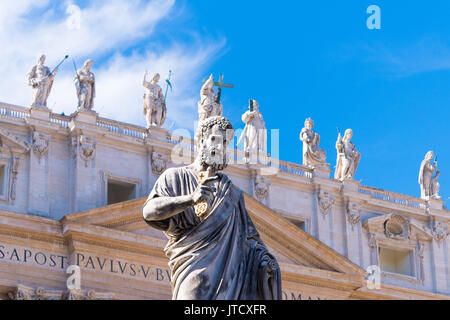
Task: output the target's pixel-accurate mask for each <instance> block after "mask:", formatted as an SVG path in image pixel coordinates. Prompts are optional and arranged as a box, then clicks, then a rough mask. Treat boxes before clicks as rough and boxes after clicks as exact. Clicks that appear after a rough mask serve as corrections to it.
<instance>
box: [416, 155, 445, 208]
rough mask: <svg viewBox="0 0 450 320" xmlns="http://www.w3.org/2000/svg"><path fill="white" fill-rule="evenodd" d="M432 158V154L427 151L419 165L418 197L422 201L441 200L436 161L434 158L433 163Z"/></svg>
mask: <svg viewBox="0 0 450 320" xmlns="http://www.w3.org/2000/svg"><path fill="white" fill-rule="evenodd" d="M433 158H434V152H433V151H428V152H427V154H426V155H425V159H424V160H423V161H422V163H421V164H420V171H419V184H420V197H421V198H422V199H424V200H429V199H441V197H440V196H439V182H437V179H438V177H439V175H440V172H439V170H438V169H437V159H436V158H435V159H434V163H433V162H432V160H433Z"/></svg>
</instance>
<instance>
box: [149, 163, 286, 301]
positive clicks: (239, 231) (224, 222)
mask: <svg viewBox="0 0 450 320" xmlns="http://www.w3.org/2000/svg"><path fill="white" fill-rule="evenodd" d="M218 175H219V177H220V179H219V180H218V181H215V182H213V183H212V184H211V185H212V186H214V187H215V188H216V192H215V196H214V199H213V200H210V202H209V207H210V208H211V210H210V213H209V214H208V216H207V217H206V218H204V220H201V219H200V218H198V217H197V216H196V214H195V212H194V208H193V207H191V208H188V209H186V210H185V211H183V212H181V213H179V214H177V215H175V216H173V217H171V218H169V219H166V220H161V221H147V223H148V224H149V225H150V226H152V227H155V228H158V229H160V230H163V231H164V232H165V234H166V236H167V237H168V238H169V242H168V244H167V246H166V248H165V252H166V255H167V256H168V257H169V259H170V261H169V267H170V270H171V278H172V290H173V292H172V293H173V296H172V297H173V299H178V300H188V299H190V300H214V299H220V300H240V299H243V300H251V299H281V275H280V269H279V267H278V263H277V261H276V259H275V257H273V256H272V255H271V254H270V253H269V252H268V250H267V248H266V247H265V245H264V243H263V242H262V241H261V239H260V237H259V234H258V232H257V230H256V228H255V227H254V225H253V223H252V221H251V220H250V217H249V216H248V213H247V211H246V209H245V204H244V197H243V193H242V191H241V190H239V189H238V188H236V187H235V186H234V185H233V184H232V183H231V180H230V179H229V178H228V177H227V176H226V175H224V174H221V173H218ZM197 185H198V183H197V176H196V174H195V173H194V171H192V170H191V169H189V167H182V168H171V169H168V170H166V171H165V172H164V173H163V174H162V175H161V176H160V178H159V179H158V180H157V182H156V183H155V186H154V188H153V190H152V192H151V193H150V195H149V198H148V199H153V198H155V197H160V196H166V197H176V196H182V195H188V194H191V193H192V192H194V190H195V189H196V187H197ZM269 265H271V266H273V270H274V271H271V272H269V271H268V266H269Z"/></svg>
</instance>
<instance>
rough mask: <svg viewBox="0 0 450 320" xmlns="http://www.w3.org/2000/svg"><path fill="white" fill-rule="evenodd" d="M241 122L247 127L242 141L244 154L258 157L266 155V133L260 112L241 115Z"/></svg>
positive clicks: (248, 112)
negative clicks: (256, 154) (254, 154)
mask: <svg viewBox="0 0 450 320" xmlns="http://www.w3.org/2000/svg"><path fill="white" fill-rule="evenodd" d="M242 121H243V122H244V123H245V124H246V125H247V128H246V132H245V140H244V151H245V152H246V153H248V152H249V153H258V154H259V155H260V156H266V155H267V132H266V130H265V129H266V125H265V123H264V119H263V117H262V114H261V112H259V111H258V110H256V111H253V112H251V111H247V112H245V113H244V114H243V115H242Z"/></svg>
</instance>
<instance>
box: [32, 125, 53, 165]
mask: <svg viewBox="0 0 450 320" xmlns="http://www.w3.org/2000/svg"><path fill="white" fill-rule="evenodd" d="M49 143H50V136H49V135H46V134H44V133H42V132H37V131H33V135H32V146H33V152H34V153H35V154H36V156H37V157H38V159H39V163H41V159H42V158H44V157H45V156H46V155H47V154H48V149H49Z"/></svg>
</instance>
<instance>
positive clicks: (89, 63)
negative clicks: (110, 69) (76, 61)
mask: <svg viewBox="0 0 450 320" xmlns="http://www.w3.org/2000/svg"><path fill="white" fill-rule="evenodd" d="M93 64H94V61H92V60H91V59H88V60H86V61H85V62H84V65H83V69H84V70H86V71H87V72H89V71H90V70H91V67H92V65H93Z"/></svg>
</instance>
